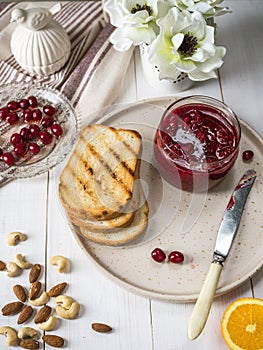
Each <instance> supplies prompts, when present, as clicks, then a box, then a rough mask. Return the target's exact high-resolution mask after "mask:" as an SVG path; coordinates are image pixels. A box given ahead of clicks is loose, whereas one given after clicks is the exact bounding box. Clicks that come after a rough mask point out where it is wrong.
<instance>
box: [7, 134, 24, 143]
mask: <svg viewBox="0 0 263 350" xmlns="http://www.w3.org/2000/svg"><path fill="white" fill-rule="evenodd" d="M21 141H22V137H21V135H20V134H18V133H17V132H15V133H14V134H12V135H11V137H10V143H11V144H12V145H14V146H15V145H17V144H18V143H20V142H21Z"/></svg>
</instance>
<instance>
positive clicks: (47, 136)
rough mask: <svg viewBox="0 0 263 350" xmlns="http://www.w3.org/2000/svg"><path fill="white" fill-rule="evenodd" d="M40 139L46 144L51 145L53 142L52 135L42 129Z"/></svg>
mask: <svg viewBox="0 0 263 350" xmlns="http://www.w3.org/2000/svg"><path fill="white" fill-rule="evenodd" d="M39 139H40V141H41V142H42V143H43V144H44V145H49V144H50V143H51V142H52V135H51V134H50V133H49V132H48V131H46V130H43V131H40V133H39Z"/></svg>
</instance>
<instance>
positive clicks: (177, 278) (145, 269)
mask: <svg viewBox="0 0 263 350" xmlns="http://www.w3.org/2000/svg"><path fill="white" fill-rule="evenodd" d="M172 101H173V99H171V98H165V99H154V100H147V101H143V102H139V103H136V104H131V105H128V106H122V107H116V110H114V111H113V112H110V113H106V114H105V116H104V117H103V118H101V119H100V120H95V121H96V122H98V123H102V124H105V125H110V126H114V127H121V128H129V129H136V130H138V131H139V132H140V133H141V135H142V139H143V154H142V167H141V178H142V184H143V188H144V191H145V193H146V196H147V200H148V202H149V207H150V212H149V224H148V228H147V230H146V232H145V234H144V235H143V236H141V237H140V238H139V239H138V240H137V241H134V242H132V243H130V244H128V245H126V246H122V247H108V246H103V245H98V244H96V243H93V242H91V241H88V240H87V239H85V238H83V237H82V236H81V235H80V234H79V231H78V229H77V228H76V227H72V226H71V228H72V232H73V233H74V235H75V237H76V239H77V241H78V243H79V244H80V246H81V247H82V249H84V250H85V252H86V253H87V255H88V256H89V257H90V258H91V259H92V261H93V262H94V263H96V265H97V266H98V267H99V268H100V269H101V270H102V271H103V272H104V273H105V274H106V275H107V276H109V277H110V278H111V279H113V280H114V281H115V282H116V283H118V284H119V285H121V286H123V287H125V288H128V290H130V291H132V292H136V293H139V294H141V295H143V296H146V297H150V298H156V299H162V300H169V301H176V302H188V301H194V300H195V299H196V298H197V296H198V294H199V292H200V289H201V287H202V284H203V281H204V279H205V277H206V274H207V271H208V268H209V266H210V263H211V260H212V255H213V247H214V243H215V239H216V235H217V231H218V228H219V225H220V221H221V218H222V215H223V213H224V210H225V208H226V205H227V203H228V200H229V197H230V194H231V193H232V190H233V189H234V187H235V185H236V183H237V181H238V180H239V178H240V177H241V175H242V173H243V172H245V171H246V170H247V169H249V168H254V169H255V170H256V171H257V173H258V177H257V180H256V182H255V184H254V187H253V188H252V190H251V192H250V195H249V198H248V201H247V204H246V207H245V210H244V213H243V216H242V221H241V224H240V228H239V232H238V234H237V237H236V239H235V242H234V245H233V247H232V250H231V252H230V255H229V257H228V259H227V261H226V263H225V266H224V269H223V272H222V275H221V278H220V281H219V285H218V289H217V293H216V294H217V295H221V294H223V293H226V292H228V291H230V290H232V289H233V288H235V287H236V286H238V285H240V284H241V283H242V282H244V281H246V280H247V279H248V278H249V277H250V276H251V275H253V274H254V273H255V272H256V271H257V270H258V269H259V268H260V267H261V265H262V251H263V226H262V217H263V213H262V198H263V186H262V176H263V154H262V147H263V145H262V139H261V138H260V137H259V136H258V135H257V134H256V133H255V132H254V131H253V130H252V129H251V128H250V127H249V126H248V125H247V124H245V123H244V122H242V121H241V127H242V141H241V149H240V155H239V158H238V160H237V162H236V165H235V167H234V168H233V169H232V171H231V173H229V174H228V176H227V178H226V179H225V180H224V181H223V182H221V183H220V184H219V185H217V186H216V187H215V188H214V189H212V190H210V191H209V193H208V194H204V193H199V194H191V193H188V192H183V191H180V190H178V189H176V188H174V187H172V186H170V185H169V184H168V183H167V182H166V181H164V180H163V179H162V178H161V177H160V175H159V173H158V171H157V170H156V166H155V161H154V158H153V138H154V133H155V130H156V126H157V125H158V123H159V121H160V118H161V115H162V113H163V111H164V108H165V107H167V106H168V105H169V104H170V103H171V102H172ZM246 149H252V150H253V151H254V153H255V156H254V158H253V160H252V161H251V162H250V163H245V162H243V161H242V152H243V151H244V150H246ZM155 247H160V248H162V249H163V250H164V251H165V252H166V254H167V255H168V253H169V252H170V251H172V250H178V251H181V252H182V253H183V254H184V256H185V261H184V263H183V264H172V263H156V262H155V261H153V260H152V259H151V256H150V255H151V251H152V250H153V249H154V248H155Z"/></svg>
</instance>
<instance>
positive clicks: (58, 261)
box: [50, 255, 68, 273]
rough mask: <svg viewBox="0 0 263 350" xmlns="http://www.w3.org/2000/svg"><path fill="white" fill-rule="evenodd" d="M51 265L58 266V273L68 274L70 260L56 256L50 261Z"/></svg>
mask: <svg viewBox="0 0 263 350" xmlns="http://www.w3.org/2000/svg"><path fill="white" fill-rule="evenodd" d="M50 264H51V265H57V267H58V272H60V273H62V272H66V270H67V268H68V259H67V258H65V257H64V256H62V255H55V256H52V258H51V259H50Z"/></svg>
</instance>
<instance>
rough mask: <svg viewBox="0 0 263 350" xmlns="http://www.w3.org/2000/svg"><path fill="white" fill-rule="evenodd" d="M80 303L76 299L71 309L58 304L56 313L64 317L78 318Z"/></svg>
mask: <svg viewBox="0 0 263 350" xmlns="http://www.w3.org/2000/svg"><path fill="white" fill-rule="evenodd" d="M79 309H80V305H79V303H77V302H76V301H74V302H73V303H72V304H71V306H70V308H69V309H65V308H64V307H63V306H61V305H58V306H57V307H56V313H57V314H58V315H59V316H60V317H62V318H67V319H72V318H76V317H77V315H78V313H79Z"/></svg>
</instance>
